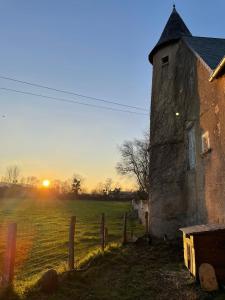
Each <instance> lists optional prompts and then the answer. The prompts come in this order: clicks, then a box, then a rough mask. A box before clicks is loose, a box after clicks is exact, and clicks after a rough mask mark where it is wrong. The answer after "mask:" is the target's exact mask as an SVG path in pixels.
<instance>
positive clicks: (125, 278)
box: [4, 241, 225, 300]
mask: <svg viewBox="0 0 225 300" xmlns="http://www.w3.org/2000/svg"><path fill="white" fill-rule="evenodd" d="M182 250H183V249H182V242H181V241H180V242H179V243H177V242H175V243H174V242H163V241H153V243H152V244H151V245H148V244H142V243H141V244H140V243H138V244H137V243H136V244H129V245H127V246H123V247H121V246H119V247H118V246H117V247H111V248H109V249H108V250H107V251H105V252H104V254H103V253H102V252H99V253H97V254H96V255H95V256H93V257H92V258H90V260H89V261H87V262H86V264H84V265H83V268H82V270H80V271H74V272H69V273H64V274H61V276H60V278H59V287H58V290H56V291H55V293H54V294H52V295H48V294H43V293H41V292H40V289H39V287H38V285H37V286H33V287H32V288H31V289H30V290H29V291H27V292H26V293H25V294H24V295H23V297H18V296H17V294H16V293H15V292H14V291H13V290H12V289H11V290H8V291H6V293H5V294H4V300H70V299H76V300H224V299H225V293H224V291H223V290H221V291H218V292H214V293H206V292H203V291H202V290H201V289H200V286H199V284H198V283H196V282H195V280H194V278H193V277H192V276H191V275H190V273H189V272H188V270H187V269H186V268H184V265H183V253H182V252H183V251H182ZM85 265H86V266H87V267H85Z"/></svg>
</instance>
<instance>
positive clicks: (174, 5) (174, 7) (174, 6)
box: [173, 2, 176, 10]
mask: <svg viewBox="0 0 225 300" xmlns="http://www.w3.org/2000/svg"><path fill="white" fill-rule="evenodd" d="M173 10H176V4H175V2H173Z"/></svg>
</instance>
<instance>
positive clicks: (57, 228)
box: [0, 199, 143, 293]
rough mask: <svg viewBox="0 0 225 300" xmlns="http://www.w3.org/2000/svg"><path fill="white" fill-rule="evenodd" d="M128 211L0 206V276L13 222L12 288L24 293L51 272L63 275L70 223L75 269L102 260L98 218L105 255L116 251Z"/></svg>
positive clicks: (93, 206) (89, 205) (75, 204)
mask: <svg viewBox="0 0 225 300" xmlns="http://www.w3.org/2000/svg"><path fill="white" fill-rule="evenodd" d="M130 208H131V206H130V203H128V202H113V201H104V202H103V201H84V200H80V201H58V200H46V201H45V202H44V201H38V200H30V199H24V200H15V199H14V200H12V199H11V200H10V199H6V200H5V201H2V202H1V203H0V220H1V223H0V273H1V269H2V261H3V253H4V247H5V244H6V235H5V233H6V230H7V224H8V223H10V222H16V223H17V225H18V231H17V232H18V233H17V252H16V270H15V271H16V272H15V287H16V290H17V291H19V292H20V293H22V292H23V291H24V289H25V288H26V287H28V286H31V285H33V284H34V283H35V282H36V281H37V279H38V278H40V276H41V274H42V273H43V272H45V271H46V270H48V269H50V268H54V269H56V270H57V271H60V272H63V271H64V270H65V269H66V268H67V258H68V254H67V253H68V234H69V231H68V230H69V222H70V217H71V216H73V215H75V216H76V217H77V222H76V227H75V263H76V267H78V268H79V267H80V266H82V265H84V264H85V262H87V261H88V260H90V259H91V257H93V256H95V257H96V256H101V255H102V252H101V251H99V247H100V217H101V213H103V212H104V213H105V216H106V226H107V228H108V232H109V236H108V243H109V244H110V246H108V247H107V248H106V251H105V253H107V252H108V251H112V249H113V248H116V247H118V245H119V244H118V243H120V242H121V238H122V231H123V214H124V212H125V211H129V210H130ZM131 227H133V229H134V231H135V233H136V234H137V235H138V234H142V232H143V227H142V226H141V225H140V224H139V223H138V222H136V223H135V224H133V223H132V222H131V223H130V225H128V235H130V231H131Z"/></svg>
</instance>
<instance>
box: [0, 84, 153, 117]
mask: <svg viewBox="0 0 225 300" xmlns="http://www.w3.org/2000/svg"><path fill="white" fill-rule="evenodd" d="M0 90H4V91H8V92H14V93H18V94H24V95H30V96H35V97H40V98H45V99H49V100H54V101H59V102H67V103H71V104H79V105H84V106H89V107H94V108H101V109H106V110H111V111H119V112H124V113H130V114H136V115H144V116H148V114H147V113H142V112H137V111H130V110H123V109H118V108H113V107H107V106H100V105H95V104H90V103H84V102H79V101H75V100H71V99H65V98H58V97H51V96H47V95H43V94H36V93H31V92H26V91H21V90H15V89H10V88H4V87H0Z"/></svg>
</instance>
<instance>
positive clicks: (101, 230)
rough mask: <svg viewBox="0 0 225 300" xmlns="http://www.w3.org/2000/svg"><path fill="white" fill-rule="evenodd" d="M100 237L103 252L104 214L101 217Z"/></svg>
mask: <svg viewBox="0 0 225 300" xmlns="http://www.w3.org/2000/svg"><path fill="white" fill-rule="evenodd" d="M100 235H101V247H102V251H104V250H105V214H104V213H103V214H102V216H101V228H100Z"/></svg>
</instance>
